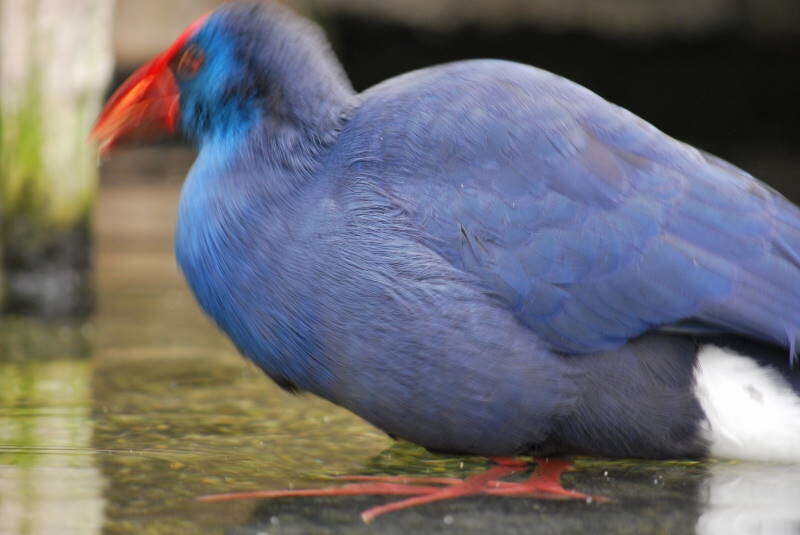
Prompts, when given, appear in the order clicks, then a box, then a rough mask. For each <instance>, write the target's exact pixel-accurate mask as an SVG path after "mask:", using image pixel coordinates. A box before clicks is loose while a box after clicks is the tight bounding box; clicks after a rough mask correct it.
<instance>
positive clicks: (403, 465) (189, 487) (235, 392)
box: [0, 149, 800, 535]
mask: <svg viewBox="0 0 800 535" xmlns="http://www.w3.org/2000/svg"><path fill="white" fill-rule="evenodd" d="M186 162H187V155H186V153H183V152H179V151H172V152H163V151H159V152H155V150H154V149H148V150H141V151H133V152H127V153H122V154H121V155H120V157H119V158H117V159H116V160H114V161H112V162H111V163H110V164H109V165H108V166H107V167H106V168H105V174H106V175H107V176H106V179H107V180H106V181H105V182H104V188H103V191H102V198H101V200H100V203H99V209H98V214H97V239H98V249H97V256H96V268H97V269H96V279H97V280H96V284H97V292H98V293H97V297H98V307H97V312H96V313H95V314H94V316H93V317H91V318H90V319H89V320H88V321H85V322H81V323H79V324H73V325H64V324H57V325H56V324H41V323H38V322H35V321H31V320H22V319H14V318H4V319H2V324H0V534H2V535H6V534H8V535H39V534H53V533H58V534H73V533H74V534H95V533H97V534H99V533H103V534H108V535H128V534H137V535H142V534H144V535H147V534H184V533H185V534H206V533H208V534H226V535H256V534H261V535H266V534H270V535H279V534H304V535H313V534H350V533H354V534H355V533H386V534H395V533H397V534H404V535H407V534H410V533H458V534H461V533H476V534H477V533H497V534H512V533H513V534H516V533H520V534H521V533H526V534H527V533H577V532H589V533H637V534H644V533H692V532H697V533H700V534H712V533H713V534H721V535H729V534H735V533H760V534H769V533H782V534H783V533H800V466H792V465H773V464H757V463H742V462H737V463H733V462H722V461H707V462H697V463H687V462H641V461H630V462H629V461H609V460H603V459H578V460H577V461H576V470H575V471H574V472H571V473H568V474H566V475H565V476H564V478H563V480H564V484H565V486H566V487H568V488H574V489H577V490H580V491H582V492H587V493H591V494H599V495H604V496H607V497H609V498H611V500H612V501H611V503H606V504H601V503H584V502H575V501H569V502H564V501H536V500H528V499H519V498H506V499H502V498H497V497H477V498H467V499H461V500H458V501H453V502H442V503H438V504H433V505H428V506H425V507H421V508H418V509H415V510H410V511H404V512H398V513H392V514H390V515H387V516H385V517H382V518H379V519H378V520H377V521H376V522H375V523H373V524H371V525H369V526H367V525H364V524H362V523H361V521H360V520H359V516H358V513H359V511H360V510H362V509H364V508H366V507H369V506H373V505H377V504H381V503H385V502H386V501H388V500H389V499H390V498H384V497H368V498H324V499H323V498H319V499H306V498H299V499H285V500H279V501H278V500H275V501H263V500H262V501H257V500H249V501H239V502H228V503H219V504H205V503H200V502H198V501H196V499H195V498H196V497H197V496H199V495H203V494H208V493H216V492H227V491H241V490H253V489H279V488H285V487H292V486H294V487H306V486H323V485H326V484H328V483H330V481H329V480H326V478H329V476H331V475H336V474H404V475H430V474H436V475H448V476H459V477H460V476H464V475H468V474H470V473H474V472H475V471H477V470H480V469H483V468H485V467H486V462H485V461H484V460H482V459H475V458H452V457H442V456H437V455H432V454H429V453H427V452H425V451H424V450H421V449H419V448H416V447H414V446H411V445H408V444H394V443H392V441H390V440H389V439H388V438H387V437H386V436H385V435H383V434H382V433H380V432H378V431H377V430H375V429H373V428H372V427H370V426H369V425H367V424H365V423H363V422H362V421H360V420H359V419H358V418H356V417H354V416H352V415H350V414H349V413H347V412H345V411H343V410H341V409H338V408H336V407H334V406H332V405H330V404H328V403H326V402H323V401H321V400H318V399H315V398H313V397H310V396H291V395H289V394H286V393H284V392H282V391H281V390H280V389H278V388H277V387H276V386H274V385H272V384H271V383H270V382H269V381H267V380H266V379H265V378H264V377H263V376H261V374H260V373H258V372H257V370H255V369H254V368H253V366H251V365H250V364H248V363H246V362H245V361H244V360H243V359H241V358H240V357H239V356H238V355H237V354H236V352H235V350H234V349H233V348H232V347H231V345H230V344H229V343H228V342H227V341H226V340H225V339H224V338H223V337H222V336H221V335H220V334H219V333H218V332H217V331H216V330H215V328H214V327H213V326H212V325H211V324H210V323H209V322H208V321H207V320H206V319H205V318H204V317H203V316H202V315H201V314H200V312H199V311H198V309H197V307H196V306H195V304H194V303H193V301H192V298H191V297H190V296H189V294H188V292H187V290H186V288H185V286H184V284H183V281H182V280H181V278H180V276H179V274H178V272H177V269H176V267H175V263H174V261H173V258H172V253H171V231H172V228H173V225H174V218H175V206H176V203H177V196H178V191H179V187H180V185H179V180H180V177H181V176H182V175H183V173H184V171H185V166H186ZM131 175H133V176H131ZM142 175H151V176H152V179H149V180H142ZM126 178H136V180H126Z"/></svg>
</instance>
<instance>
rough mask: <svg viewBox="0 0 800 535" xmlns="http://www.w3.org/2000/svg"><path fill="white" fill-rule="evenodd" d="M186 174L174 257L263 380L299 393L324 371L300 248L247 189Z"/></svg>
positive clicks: (276, 217) (207, 309)
mask: <svg viewBox="0 0 800 535" xmlns="http://www.w3.org/2000/svg"><path fill="white" fill-rule="evenodd" d="M215 180H216V179H213V178H209V177H207V176H203V175H196V174H194V173H193V174H190V176H189V178H188V179H187V181H186V183H185V184H184V188H183V191H182V193H181V201H180V208H179V216H178V227H177V231H176V239H175V253H176V258H177V260H178V264H179V265H180V268H181V270H182V271H183V274H184V276H185V277H186V280H187V282H188V284H189V287H190V288H191V290H192V292H193V293H194V295H195V298H196V299H197V301H198V303H199V304H200V306H201V307H202V308H203V310H204V311H205V312H206V313H207V314H208V315H209V316H210V317H211V318H212V319H213V320H214V321H215V322H216V323H217V325H219V327H220V328H221V329H222V330H223V331H225V333H226V334H227V335H228V336H229V337H230V338H231V340H232V341H233V343H234V344H235V345H236V346H237V348H238V349H239V350H240V351H241V352H242V353H243V354H244V355H245V356H247V357H248V358H250V359H251V360H253V361H254V362H255V363H256V364H257V365H258V366H259V367H261V368H262V369H263V370H264V371H265V372H266V373H267V374H268V375H270V376H271V377H273V379H275V380H277V381H278V382H281V383H291V384H294V385H297V386H298V387H300V388H302V389H307V390H310V389H318V388H315V387H316V386H317V385H318V383H319V382H320V381H322V380H323V379H324V376H325V372H324V371H322V370H319V369H312V368H311V367H309V366H308V360H309V359H310V358H311V355H313V354H314V353H316V352H317V351H316V346H317V342H316V340H315V336H314V331H315V329H314V327H313V326H314V313H313V303H314V299H313V295H311V290H310V289H309V288H310V285H309V284H308V283H307V282H306V279H307V278H308V277H309V276H310V275H309V274H308V273H306V271H305V268H304V266H303V265H302V264H300V263H298V262H296V261H295V260H294V259H296V258H300V257H302V256H303V253H302V251H301V250H300V249H301V248H302V247H303V246H304V244H302V243H299V241H298V240H296V239H293V238H292V237H291V236H289V235H287V233H286V232H285V229H286V228H287V226H291V222H290V221H287V220H286V217H281V214H284V215H285V214H286V213H290V210H289V209H288V208H287V209H286V210H284V211H281V210H277V209H276V210H270V209H269V199H266V198H264V197H263V196H261V195H260V194H259V191H258V189H255V188H253V187H252V184H249V185H248V184H241V183H238V182H237V180H236V178H235V177H233V178H230V179H229V180H226V181H225V183H217V182H215Z"/></svg>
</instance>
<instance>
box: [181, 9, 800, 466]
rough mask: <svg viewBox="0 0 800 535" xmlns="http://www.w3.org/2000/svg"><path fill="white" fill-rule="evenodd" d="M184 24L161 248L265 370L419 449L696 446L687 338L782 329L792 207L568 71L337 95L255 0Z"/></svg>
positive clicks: (453, 72) (298, 29)
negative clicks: (190, 159) (184, 65)
mask: <svg viewBox="0 0 800 535" xmlns="http://www.w3.org/2000/svg"><path fill="white" fill-rule="evenodd" d="M186 46H187V47H188V46H197V47H199V48H200V49H201V50H203V51H204V60H205V63H204V66H203V68H202V69H200V70H199V71H198V72H197V73H196V75H192V76H191V77H186V78H181V77H180V76H179V77H178V84H179V86H180V90H181V127H182V129H183V130H184V131H185V132H186V133H187V134H188V135H190V136H191V137H193V138H194V139H196V140H197V142H198V145H199V147H200V153H199V157H198V160H197V162H196V163H195V165H194V167H193V168H192V171H191V173H190V175H189V177H188V179H187V182H186V184H185V186H184V191H183V195H182V199H181V206H180V220H179V226H178V233H177V239H176V252H177V257H178V260H179V263H180V265H181V268H182V269H183V271H184V273H185V275H186V278H187V280H188V281H189V284H190V286H191V288H192V290H193V291H194V293H195V295H196V296H197V299H198V301H199V302H200V304H201V305H202V307H203V308H204V310H205V311H206V312H207V313H208V314H209V315H210V316H211V317H212V318H213V319H214V320H215V321H216V322H217V324H219V326H220V327H221V328H222V329H223V330H224V331H225V332H226V333H227V334H228V335H229V336H230V337H231V339H232V340H233V342H234V343H235V344H236V346H237V347H238V348H239V349H240V350H241V351H242V353H243V354H245V355H246V356H247V357H249V358H250V359H252V360H253V361H254V362H255V363H257V364H258V365H259V366H260V367H261V368H262V369H263V370H264V371H265V372H266V373H267V374H269V375H270V376H271V377H272V378H273V379H275V380H276V381H277V382H278V383H279V384H281V385H283V386H285V387H290V388H298V389H301V390H307V391H311V392H314V393H316V394H318V395H321V396H323V397H326V398H327V399H330V400H331V401H333V402H335V403H338V404H340V405H343V406H345V407H347V408H349V409H351V410H352V411H354V412H355V413H357V414H359V415H361V416H362V417H364V418H366V419H367V420H369V421H370V422H372V423H374V424H375V425H377V426H379V427H381V428H382V429H384V430H386V431H387V432H389V433H391V434H392V435H395V436H399V437H402V438H406V439H409V440H412V441H414V442H417V443H419V444H422V445H423V446H426V447H428V448H430V449H434V450H443V451H455V452H467V453H476V454H484V455H493V456H498V455H510V454H516V453H538V454H543V453H557V452H575V451H579V452H586V453H600V454H605V455H633V456H636V455H638V456H651V457H666V456H687V455H698V454H702V453H704V452H705V448H706V442H705V439H704V437H703V435H702V433H701V432H700V426H701V423H702V422H703V419H704V416H703V411H702V409H701V408H700V405H699V404H698V401H697V398H696V396H695V394H694V391H693V388H694V379H693V375H692V374H693V370H694V366H695V359H696V353H697V348H698V343H699V342H698V340H699V339H698V337H699V336H704V335H706V334H707V333H709V332H728V333H732V334H738V335H746V336H750V337H754V338H756V339H760V340H762V341H763V342H766V343H770V344H776V345H779V346H784V347H787V348H788V347H789V346H792V345H793V343H794V342H793V340H794V338H795V337H796V336H797V334H798V332H800V314H799V311H800V307H798V305H800V284H798V283H800V256H799V255H800V213H799V212H798V210H797V208H795V207H794V206H793V205H791V204H790V203H789V202H787V201H786V200H785V199H784V198H783V197H781V196H780V195H779V194H777V193H775V192H774V191H772V190H770V189H769V188H767V187H766V186H764V185H763V184H761V183H760V182H758V181H757V180H755V179H754V178H753V177H751V176H750V175H748V174H746V173H744V172H743V171H741V170H739V169H737V168H735V167H733V166H731V165H730V164H727V163H726V162H722V161H720V160H718V159H716V158H715V157H713V156H710V155H707V154H704V153H702V152H699V151H697V150H696V149H694V148H692V147H689V146H687V145H685V144H683V143H681V142H678V141H676V140H674V139H672V138H670V137H668V136H666V135H665V134H663V133H661V132H660V131H658V130H656V129H655V128H654V127H652V126H651V125H649V124H648V123H646V122H644V121H642V120H641V119H639V118H637V117H635V116H634V115H632V114H631V113H629V112H627V111H625V110H624V109H621V108H619V107H616V106H614V105H612V104H610V103H608V102H606V101H604V100H603V99H601V98H600V97H598V96H597V95H595V94H593V93H591V92H590V91H588V90H586V89H584V88H582V87H580V86H578V85H576V84H574V83H572V82H569V81H568V80H565V79H563V78H560V77H558V76H555V75H553V74H550V73H547V72H544V71H541V70H538V69H535V68H533V67H529V66H524V65H520V64H515V63H510V62H505V61H496V60H478V61H468V62H459V63H453V64H448V65H443V66H439V67H434V68H430V69H424V70H420V71H415V72H412V73H409V74H405V75H403V76H400V77H397V78H393V79H391V80H388V81H386V82H384V83H382V84H380V85H378V86H376V87H373V88H371V89H369V90H368V91H366V92H364V93H362V94H355V93H354V92H353V90H352V88H351V87H350V85H349V83H348V82H347V79H346V77H345V76H344V74H343V72H342V70H341V68H340V67H339V65H338V63H337V62H336V60H335V58H334V57H333V55H332V54H331V52H330V51H329V49H328V46H327V44H326V43H325V41H324V39H323V38H322V36H321V34H320V33H319V31H318V30H317V29H316V28H315V27H313V26H311V25H310V24H308V23H307V22H304V21H302V20H301V19H298V18H296V17H294V16H293V15H291V14H289V13H287V12H285V11H284V10H283V8H279V7H277V6H262V7H258V6H252V5H245V6H243V5H240V4H233V5H228V6H226V7H223V8H222V9H220V10H219V11H217V12H215V13H214V14H212V15H211V16H210V18H209V19H208V20H207V22H205V24H204V25H203V26H202V28H201V29H200V30H199V31H198V32H197V33H196V35H194V36H192V37H191V39H190V40H189V41H188V43H187V45H186ZM659 330H661V331H674V332H679V333H681V334H672V335H668V334H663V333H658V332H656V331H659Z"/></svg>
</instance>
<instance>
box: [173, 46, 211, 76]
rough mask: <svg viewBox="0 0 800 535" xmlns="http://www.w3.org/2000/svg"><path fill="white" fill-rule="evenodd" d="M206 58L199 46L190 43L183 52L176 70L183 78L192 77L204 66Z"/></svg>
mask: <svg viewBox="0 0 800 535" xmlns="http://www.w3.org/2000/svg"><path fill="white" fill-rule="evenodd" d="M205 59H206V58H205V55H204V54H203V51H202V50H200V47H199V46H197V45H189V46H188V47H186V50H184V51H183V54H181V57H180V59H179V60H178V66H177V67H176V68H175V72H176V73H177V74H178V76H180V77H181V78H192V77H193V76H194V75H196V74H197V71H199V70H200V67H202V66H203V62H204V61H205Z"/></svg>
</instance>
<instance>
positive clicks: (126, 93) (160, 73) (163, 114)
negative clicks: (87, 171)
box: [89, 14, 208, 154]
mask: <svg viewBox="0 0 800 535" xmlns="http://www.w3.org/2000/svg"><path fill="white" fill-rule="evenodd" d="M206 18H208V14H206V15H203V16H202V17H201V18H199V19H198V20H196V21H195V22H194V23H192V24H191V25H190V26H189V27H188V28H186V30H185V31H184V32H183V33H182V34H181V36H180V37H178V39H177V40H176V41H175V42H174V43H173V44H172V46H170V47H169V48H168V49H167V50H166V51H164V52H162V53H161V54H159V55H158V56H156V57H155V58H154V59H153V60H151V61H150V62H149V63H147V64H145V65H143V66H141V67H139V69H137V70H136V72H134V73H133V74H132V75H131V76H130V77H129V78H128V79H127V80H125V82H124V83H123V84H122V85H121V86H120V87H119V88H118V89H117V90H116V91H115V92H114V94H113V95H111V98H109V99H108V102H107V103H106V105H105V107H104V108H103V111H102V112H101V113H100V116H99V117H98V118H97V122H95V124H94V127H93V128H92V131H91V133H90V134H89V138H90V139H91V140H93V141H96V142H97V143H98V144H99V147H100V153H101V154H105V153H107V152H109V151H110V150H111V149H112V148H113V147H114V146H115V145H116V144H117V143H118V142H119V141H121V140H123V139H127V138H133V137H144V136H147V135H151V134H155V133H158V132H163V131H167V132H174V131H175V128H176V126H177V124H178V120H179V113H180V92H179V90H178V84H177V83H176V81H175V76H174V75H173V74H172V70H171V69H170V67H169V63H170V62H171V61H172V59H173V58H174V57H175V55H176V54H177V53H178V52H179V51H180V50H181V48H183V46H184V45H185V44H186V41H188V40H189V38H191V37H192V36H193V35H194V34H195V33H196V32H197V30H199V29H200V27H201V26H202V25H203V23H204V22H205V20H206Z"/></svg>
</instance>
